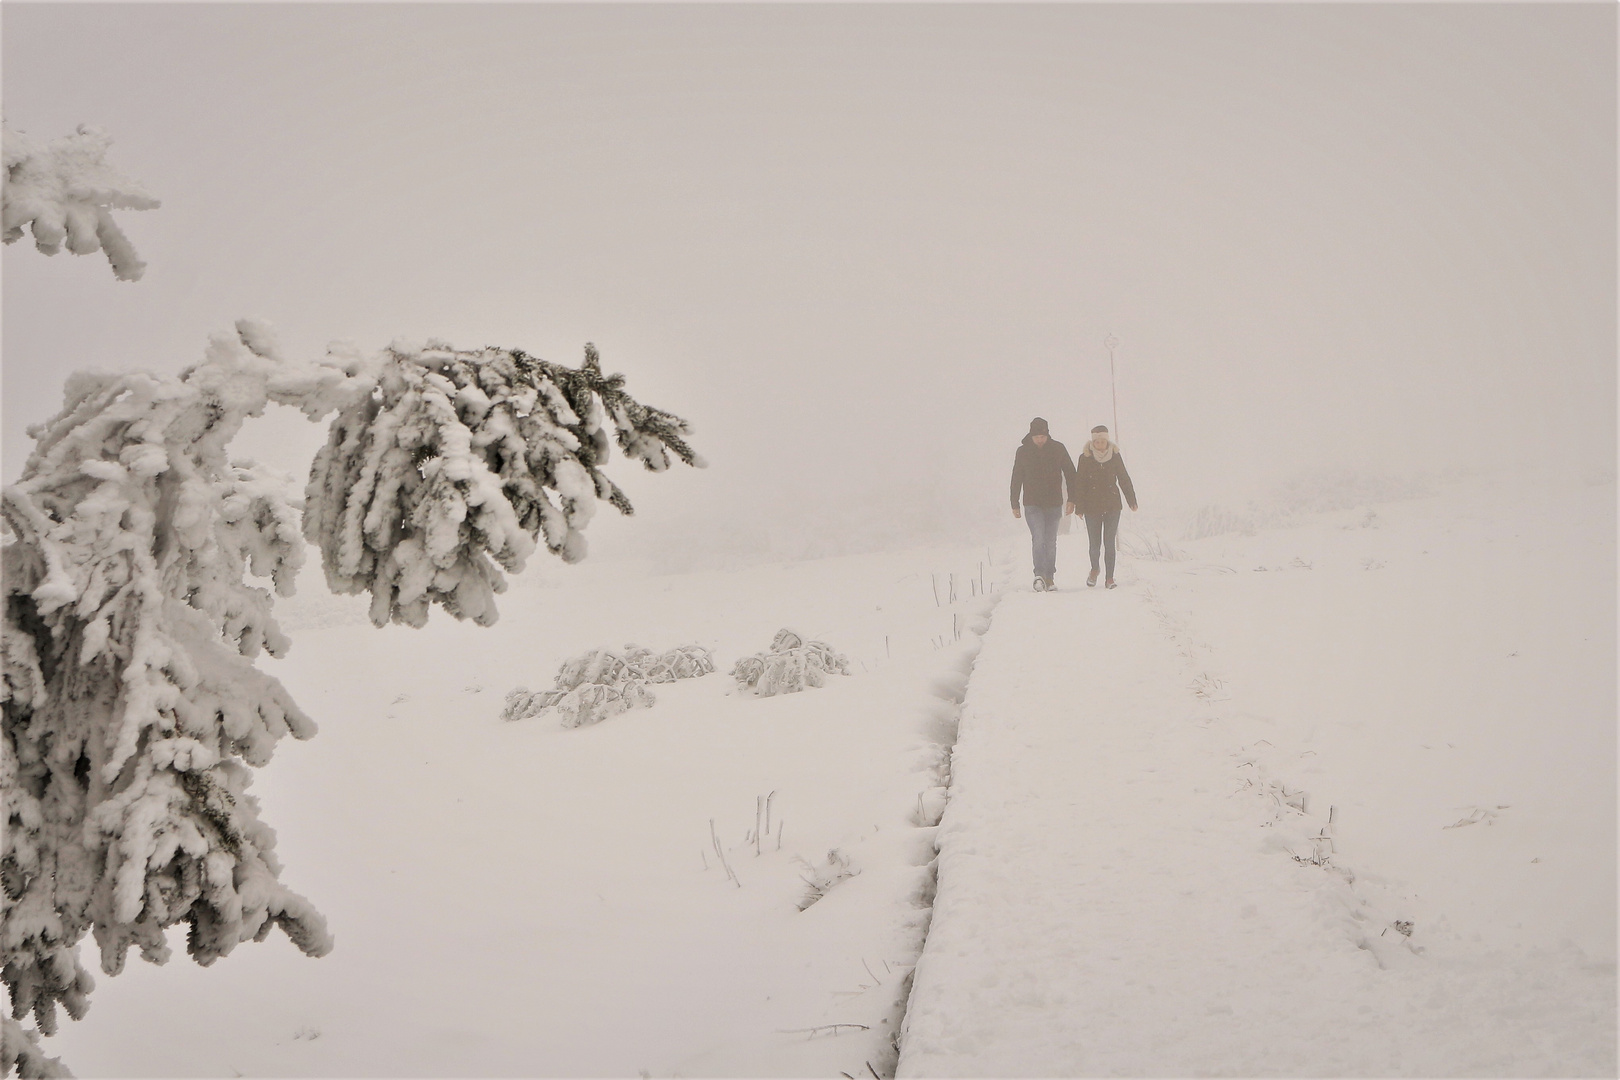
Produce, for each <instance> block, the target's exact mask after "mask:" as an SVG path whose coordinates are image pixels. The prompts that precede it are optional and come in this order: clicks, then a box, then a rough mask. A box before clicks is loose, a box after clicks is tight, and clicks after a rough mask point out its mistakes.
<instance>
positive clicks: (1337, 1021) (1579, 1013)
mask: <svg viewBox="0 0 1620 1080" xmlns="http://www.w3.org/2000/svg"><path fill="white" fill-rule="evenodd" d="M1061 562H1062V557H1061V556H1060V563H1061ZM1069 565H1070V566H1074V565H1075V562H1074V561H1071V562H1070V563H1069ZM1145 569H1152V568H1145ZM1126 584H1127V586H1128V587H1127V588H1125V589H1122V590H1120V591H1118V592H1115V593H1105V592H1104V591H1103V590H1102V589H1101V588H1097V589H1094V590H1088V589H1085V588H1084V587H1083V586H1082V587H1080V588H1078V589H1075V588H1072V587H1071V588H1070V589H1069V590H1067V591H1064V592H1061V593H1058V594H1056V595H1036V594H1032V593H1013V594H1010V595H1008V596H1007V597H1005V598H1004V600H1003V602H1002V604H1001V606H1000V608H999V610H998V612H997V617H996V625H995V629H994V630H993V632H992V633H991V634H990V635H989V636H988V637H987V638H986V642H985V647H984V649H983V651H982V653H981V654H980V656H979V658H978V663H977V665H976V669H975V672H974V675H973V679H972V682H971V684H970V686H969V689H968V694H967V698H966V701H965V703H964V706H963V715H962V722H961V730H960V735H959V740H958V743H957V746H956V749H955V753H954V757H953V765H952V767H953V786H952V791H951V801H950V803H949V805H948V807H947V810H946V813H945V816H944V819H943V821H942V823H941V826H940V835H939V847H940V856H939V891H938V895H937V897H936V900H935V909H934V917H933V921H932V924H931V927H930V930H929V935H928V939H927V943H926V945H925V947H924V951H923V954H922V957H921V959H920V960H919V962H918V965H917V969H916V975H915V985H914V988H913V991H912V996H911V1000H910V1004H909V1008H908V1013H907V1017H906V1021H905V1028H904V1029H903V1036H902V1044H901V1059H900V1064H899V1069H898V1073H899V1075H901V1076H923V1075H927V1076H1062V1075H1066V1076H1094V1075H1113V1074H1130V1075H1184V1076H1191V1075H1211V1074H1225V1075H1295V1076H1299V1075H1389V1074H1416V1075H1524V1076H1528V1075H1548V1074H1553V1075H1599V1074H1603V1073H1605V1072H1606V1071H1607V1070H1609V1069H1612V1066H1613V1060H1614V1034H1613V1019H1614V991H1613V969H1612V965H1603V964H1595V963H1591V962H1589V961H1588V960H1587V959H1586V958H1585V957H1584V956H1582V955H1581V954H1580V953H1579V952H1577V951H1575V950H1573V949H1569V950H1564V951H1555V952H1545V951H1543V952H1540V953H1536V954H1534V955H1531V954H1529V953H1527V952H1502V951H1497V952H1495V953H1486V952H1483V951H1480V950H1473V951H1470V950H1469V949H1466V948H1457V947H1455V945H1454V944H1453V943H1445V942H1442V943H1439V944H1435V945H1430V946H1429V947H1427V948H1426V950H1425V953H1424V955H1421V956H1420V955H1417V954H1415V953H1414V952H1412V951H1411V950H1410V949H1409V948H1408V947H1407V943H1406V941H1405V939H1404V938H1402V937H1401V935H1400V934H1399V933H1398V932H1397V931H1396V930H1395V929H1393V927H1392V926H1391V922H1392V920H1393V919H1394V918H1398V917H1400V916H1399V915H1398V914H1393V915H1392V914H1391V912H1390V911H1389V910H1385V909H1384V908H1383V907H1382V905H1383V903H1384V901H1383V898H1382V895H1381V894H1380V893H1379V892H1378V891H1377V889H1376V887H1374V886H1372V885H1370V884H1369V883H1368V882H1366V881H1362V882H1359V883H1353V880H1347V879H1354V874H1347V873H1341V872H1339V871H1337V870H1335V869H1324V868H1322V867H1319V866H1315V865H1309V864H1303V863H1300V862H1298V861H1296V860H1295V859H1293V858H1291V857H1290V852H1293V853H1300V852H1301V850H1303V852H1304V853H1305V854H1306V855H1307V856H1308V855H1309V853H1310V852H1311V850H1312V849H1311V847H1310V845H1309V842H1308V841H1305V840H1303V837H1304V835H1305V834H1304V833H1302V832H1301V831H1300V830H1299V829H1297V828H1290V827H1289V826H1290V824H1291V822H1290V821H1289V820H1286V818H1287V815H1290V814H1294V812H1293V811H1291V810H1286V809H1285V813H1284V814H1282V815H1278V814H1276V813H1275V811H1276V808H1277V807H1276V803H1275V802H1274V801H1273V800H1271V799H1269V798H1267V797H1265V796H1264V795H1262V794H1259V793H1258V791H1257V789H1256V788H1254V787H1245V785H1244V783H1243V780H1242V778H1241V775H1240V770H1239V769H1238V765H1239V759H1238V757H1237V756H1236V755H1235V753H1234V752H1235V751H1237V750H1238V749H1239V747H1237V746H1232V745H1227V743H1228V742H1229V741H1230V734H1229V733H1228V732H1226V731H1225V730H1224V729H1223V727H1222V725H1221V724H1220V723H1219V722H1218V719H1217V718H1216V716H1215V714H1214V713H1213V712H1212V711H1211V707H1210V705H1209V703H1208V702H1206V701H1204V700H1203V699H1201V698H1200V697H1199V696H1198V695H1197V694H1196V693H1195V692H1194V688H1190V687H1189V677H1188V671H1187V668H1186V666H1185V665H1186V655H1185V653H1183V652H1180V651H1178V646H1177V643H1176V635H1175V634H1174V633H1173V632H1171V629H1170V628H1167V626H1166V623H1165V621H1164V620H1165V615H1166V613H1165V612H1164V610H1163V608H1162V606H1161V605H1159V604H1158V602H1157V599H1156V597H1155V594H1154V591H1153V589H1152V588H1151V587H1150V585H1149V584H1148V583H1147V582H1145V581H1141V582H1138V583H1137V584H1136V587H1134V588H1133V587H1129V586H1130V585H1131V583H1130V582H1129V581H1128V580H1127V582H1126ZM1312 809H1313V810H1315V809H1316V808H1315V807H1312ZM1322 809H1323V810H1324V811H1325V808H1322ZM1295 818H1296V821H1294V822H1292V824H1297V823H1298V821H1303V820H1305V819H1304V816H1303V815H1295ZM1274 819H1275V820H1274ZM1266 826H1274V827H1266ZM1415 940H1416V939H1414V943H1415ZM1358 946H1359V947H1358Z"/></svg>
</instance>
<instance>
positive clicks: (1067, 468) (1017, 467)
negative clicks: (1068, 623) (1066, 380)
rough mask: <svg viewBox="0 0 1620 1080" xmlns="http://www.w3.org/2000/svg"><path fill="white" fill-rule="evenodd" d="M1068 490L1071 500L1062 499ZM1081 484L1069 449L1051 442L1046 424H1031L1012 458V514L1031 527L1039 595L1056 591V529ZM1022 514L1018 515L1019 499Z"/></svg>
mask: <svg viewBox="0 0 1620 1080" xmlns="http://www.w3.org/2000/svg"><path fill="white" fill-rule="evenodd" d="M1065 486H1067V488H1068V493H1069V498H1068V500H1067V501H1065V500H1064V498H1063V492H1064V488H1065ZM1079 490H1080V484H1079V480H1078V478H1077V477H1076V475H1075V471H1074V459H1073V458H1071V457H1069V451H1068V448H1067V447H1065V446H1064V445H1063V444H1062V443H1060V442H1058V441H1057V440H1056V439H1054V438H1052V435H1051V432H1050V431H1048V430H1047V426H1046V421H1045V420H1043V419H1041V418H1040V417H1039V416H1037V417H1036V418H1035V419H1033V420H1031V421H1030V422H1029V434H1028V435H1025V436H1024V441H1023V442H1022V443H1021V444H1020V445H1019V447H1018V452H1017V453H1016V454H1014V455H1013V472H1012V512H1013V517H1015V518H1016V517H1022V518H1023V519H1024V520H1025V522H1026V523H1028V525H1029V547H1030V553H1031V555H1033V556H1034V561H1035V589H1036V591H1037V592H1044V591H1045V590H1048V589H1051V588H1053V587H1054V586H1053V583H1052V579H1053V578H1054V577H1056V576H1057V527H1058V520H1059V519H1060V518H1062V517H1063V515H1064V514H1072V513H1074V501H1075V499H1076V497H1077V495H1078V493H1079ZM1020 494H1021V495H1022V496H1023V512H1022V513H1020V512H1019V505H1018V504H1019V496H1020Z"/></svg>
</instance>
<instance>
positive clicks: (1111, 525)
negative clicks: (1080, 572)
mask: <svg viewBox="0 0 1620 1080" xmlns="http://www.w3.org/2000/svg"><path fill="white" fill-rule="evenodd" d="M1086 535H1087V536H1089V537H1090V538H1091V569H1092V572H1093V573H1095V572H1096V570H1097V551H1098V549H1099V548H1100V549H1102V551H1103V559H1104V561H1105V562H1106V563H1107V564H1108V574H1107V577H1108V580H1110V581H1112V580H1113V579H1114V537H1115V536H1117V535H1119V511H1118V510H1117V509H1115V510H1107V511H1104V512H1103V513H1101V514H1092V513H1088V514H1086Z"/></svg>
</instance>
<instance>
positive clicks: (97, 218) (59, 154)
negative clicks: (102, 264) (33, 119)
mask: <svg viewBox="0 0 1620 1080" xmlns="http://www.w3.org/2000/svg"><path fill="white" fill-rule="evenodd" d="M3 141H4V156H5V179H4V196H3V198H0V230H3V236H4V239H5V242H6V243H8V244H10V243H12V242H14V241H16V240H20V239H21V238H22V235H23V228H24V227H25V226H26V227H28V228H29V229H30V230H31V231H32V232H33V234H34V246H35V247H36V248H38V249H39V250H40V251H43V252H44V253H45V254H47V255H55V254H56V253H57V252H58V251H60V250H62V244H63V242H64V241H65V242H66V244H67V249H68V250H69V251H71V252H73V254H75V255H88V254H90V253H91V252H94V251H103V252H105V253H106V255H107V261H108V262H109V263H111V264H112V269H113V274H114V276H116V277H117V278H118V279H119V280H120V281H135V280H138V279H139V278H140V276H141V274H143V273H144V272H145V271H146V264H145V263H144V262H142V261H141V259H140V256H139V255H137V254H136V253H135V247H134V245H132V244H131V243H130V242H129V238H128V237H127V236H125V235H124V233H123V230H121V229H120V228H119V227H118V223H117V222H116V221H114V220H113V217H112V211H113V210H152V209H155V208H156V207H157V206H159V205H160V204H159V202H158V200H156V199H154V198H153V197H152V196H151V195H148V194H147V193H146V191H145V190H144V189H142V187H141V185H140V184H139V183H137V182H136V181H134V180H131V179H129V178H128V177H126V176H124V175H123V174H121V173H120V172H118V171H117V170H116V169H114V168H113V167H112V166H111V165H109V164H107V161H106V156H107V147H109V146H110V145H112V139H111V137H109V136H108V135H107V134H106V133H105V132H103V131H101V130H100V129H99V128H94V127H90V126H88V125H84V124H80V125H79V129H78V131H76V132H75V133H74V134H72V135H69V136H67V137H66V138H62V139H57V140H56V141H54V142H49V143H45V142H40V141H38V140H36V139H33V138H31V137H30V136H29V135H27V134H26V133H24V132H20V131H13V130H12V129H11V127H10V126H9V125H8V126H6V127H5V129H4V140H3Z"/></svg>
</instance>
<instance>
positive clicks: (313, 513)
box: [304, 342, 703, 626]
mask: <svg viewBox="0 0 1620 1080" xmlns="http://www.w3.org/2000/svg"><path fill="white" fill-rule="evenodd" d="M370 370H371V372H372V374H371V377H372V378H373V379H374V380H375V384H376V389H375V391H374V392H373V393H372V394H371V395H369V396H367V397H365V398H356V399H353V400H352V401H351V402H350V404H349V405H348V406H347V407H345V408H344V409H343V410H341V411H340V412H339V414H338V416H337V418H336V419H335V420H334V421H333V422H332V426H331V429H330V434H329V436H328V439H327V443H326V446H325V447H324V448H323V449H322V450H321V452H320V454H319V455H317V457H316V459H315V463H314V465H313V466H312V467H311V469H310V480H309V487H308V489H307V490H306V492H305V511H304V534H305V535H306V536H307V537H308V538H309V539H310V540H312V541H314V542H316V543H318V544H320V547H321V556H322V562H323V565H324V566H325V568H326V577H327V583H328V585H329V586H330V587H331V589H332V591H333V592H337V593H358V592H367V591H369V592H370V593H371V597H372V602H371V620H372V622H373V623H375V624H376V625H378V626H382V625H383V624H385V623H387V622H388V621H390V620H392V621H394V622H400V623H405V624H408V625H410V626H421V625H423V624H424V623H425V622H426V621H427V616H428V608H429V606H430V605H431V604H434V603H438V604H442V605H443V606H444V608H445V610H446V611H449V612H450V613H451V614H452V615H454V616H456V617H457V618H462V619H472V620H473V621H475V622H477V623H479V624H480V625H488V624H490V623H492V622H494V621H495V619H496V617H497V613H496V610H495V603H494V594H495V593H498V592H503V591H505V589H506V582H505V578H504V577H503V576H502V573H501V571H502V570H506V571H509V572H513V573H516V572H518V571H520V570H522V569H523V566H524V563H525V561H526V560H527V559H528V557H529V556H530V555H531V554H532V553H533V551H534V548H535V544H536V542H537V541H538V540H540V539H541V538H542V537H543V538H544V541H545V544H546V548H547V550H549V551H550V552H552V554H554V555H558V556H560V557H561V558H562V559H563V560H564V561H566V562H577V561H578V560H580V559H582V558H584V557H585V537H584V529H585V527H586V525H587V524H589V522H590V520H591V517H592V515H593V514H594V513H595V510H596V500H597V499H599V498H600V499H606V500H607V501H609V502H611V503H612V504H613V505H614V506H615V507H617V508H618V509H619V511H620V512H621V513H625V514H629V513H631V512H632V508H631V505H630V500H629V499H628V498H626V497H625V494H624V492H622V491H621V490H619V487H618V486H617V485H616V484H614V483H613V482H612V481H611V480H609V479H608V478H607V476H606V475H605V474H604V473H603V472H602V471H601V468H600V466H601V465H602V464H603V463H604V462H606V460H607V457H608V453H609V444H608V435H607V432H606V431H605V430H604V424H605V423H606V422H607V418H608V417H611V418H612V424H613V427H614V431H615V434H616V436H617V439H618V442H619V445H620V446H621V447H622V448H623V449H624V450H625V452H626V454H628V455H630V456H631V457H634V458H635V459H637V460H639V461H641V462H642V464H643V465H644V466H646V468H648V469H650V470H654V471H658V470H662V469H666V468H668V467H669V452H673V453H674V454H675V455H676V456H677V457H679V458H680V459H681V460H683V461H685V462H686V463H688V464H690V465H697V466H701V465H702V464H703V462H702V460H701V459H700V458H699V457H698V456H697V455H696V454H695V453H694V452H693V451H692V449H691V447H690V446H688V445H687V444H686V442H685V437H686V436H688V435H690V430H689V429H688V428H687V425H686V423H685V421H683V420H681V419H680V418H679V417H676V416H673V415H671V414H670V413H667V412H664V411H662V410H659V409H654V408H649V407H647V406H644V405H641V404H640V403H638V402H637V401H635V399H633V398H631V397H630V396H629V395H628V394H626V393H625V392H624V391H623V389H622V387H623V383H624V377H623V376H622V375H608V376H604V375H603V374H602V370H601V365H600V361H599V360H598V357H597V353H596V349H595V347H594V346H592V345H587V346H586V347H585V363H584V365H583V366H582V367H580V368H579V369H577V370H576V369H574V368H568V367H564V366H562V365H560V364H553V363H549V362H547V361H544V360H539V359H536V358H534V357H530V356H528V355H526V354H525V353H523V352H522V351H521V350H516V349H511V350H508V349H496V348H487V349H482V350H478V351H475V352H470V351H458V350H455V349H452V348H451V347H450V346H448V345H446V344H444V343H442V342H430V343H428V344H427V345H425V346H422V347H410V346H406V345H401V344H396V345H395V346H393V347H392V348H390V349H389V350H388V351H387V352H386V353H385V354H384V355H383V356H382V357H380V358H379V359H378V361H377V362H375V364H374V365H372V367H371V369H370Z"/></svg>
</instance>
